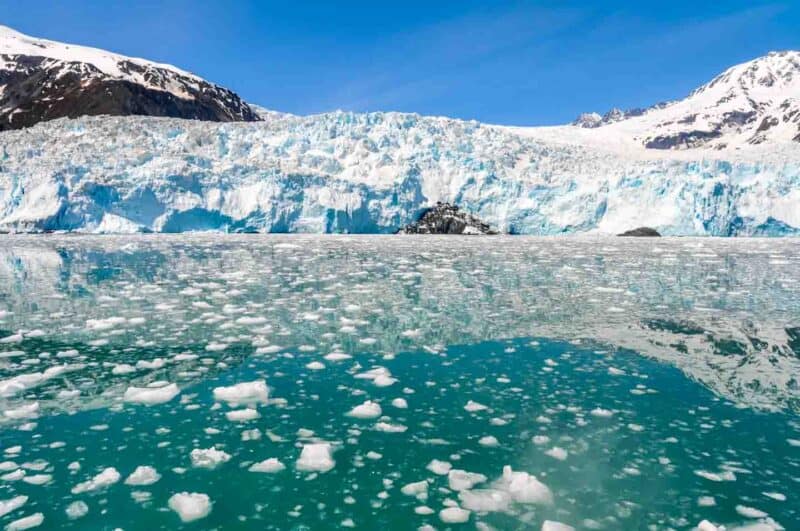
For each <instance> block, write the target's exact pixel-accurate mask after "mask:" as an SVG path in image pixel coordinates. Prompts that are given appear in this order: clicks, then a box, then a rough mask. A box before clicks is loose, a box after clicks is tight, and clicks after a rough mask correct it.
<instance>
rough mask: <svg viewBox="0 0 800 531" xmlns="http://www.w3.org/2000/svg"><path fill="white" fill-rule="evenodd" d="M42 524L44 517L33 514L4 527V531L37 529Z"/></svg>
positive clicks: (39, 514)
mask: <svg viewBox="0 0 800 531" xmlns="http://www.w3.org/2000/svg"><path fill="white" fill-rule="evenodd" d="M42 522H44V515H43V514H42V513H35V514H32V515H30V516H24V517H22V518H20V519H18V520H14V521H13V522H11V523H10V524H8V525H7V526H6V531H21V530H22V529H32V528H34V527H39V526H40V525H42Z"/></svg>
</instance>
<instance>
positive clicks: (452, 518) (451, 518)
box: [439, 507, 470, 524]
mask: <svg viewBox="0 0 800 531" xmlns="http://www.w3.org/2000/svg"><path fill="white" fill-rule="evenodd" d="M469 515H470V512H469V511H467V510H466V509H462V508H461V507H447V508H446V509H442V510H441V511H439V519H440V520H441V521H442V522H444V523H446V524H463V523H464V522H467V521H468V520H469Z"/></svg>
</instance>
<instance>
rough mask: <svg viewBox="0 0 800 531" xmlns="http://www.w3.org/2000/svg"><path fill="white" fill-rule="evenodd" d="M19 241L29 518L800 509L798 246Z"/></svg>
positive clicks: (4, 371)
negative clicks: (799, 487)
mask: <svg viewBox="0 0 800 531" xmlns="http://www.w3.org/2000/svg"><path fill="white" fill-rule="evenodd" d="M735 243H736V245H733V242H730V241H728V240H723V241H720V240H700V239H669V238H667V239H663V240H660V241H658V242H656V243H653V242H652V241H647V242H644V241H640V240H639V241H631V240H624V241H622V240H612V239H608V238H596V237H594V238H589V237H584V238H568V239H537V238H502V237H501V238H496V239H489V240H487V239H470V238H455V239H451V240H448V245H447V246H443V245H441V239H439V238H435V237H434V238H426V239H414V240H411V239H408V238H389V237H333V238H332V237H328V238H320V237H314V236H296V237H285V236H252V235H251V236H244V235H243V236H236V237H229V238H226V239H224V240H219V239H215V238H214V237H211V236H202V235H191V236H183V237H181V238H180V239H178V238H175V237H169V236H136V237H105V238H97V237H90V236H62V235H54V236H48V237H41V236H39V237H27V236H8V237H6V239H5V240H4V244H5V245H3V246H2V247H0V452H1V453H2V455H0V525H4V526H7V528H8V529H26V528H32V527H36V526H39V527H41V528H42V529H45V528H46V529H69V528H75V529H78V528H92V529H95V528H122V529H175V528H180V527H181V526H187V527H188V526H195V527H196V528H204V529H205V528H223V527H224V528H231V527H237V528H239V527H240V528H254V529H255V528H258V529H304V528H312V529H339V528H350V527H356V528H363V529H376V528H386V529H422V530H429V529H457V528H477V529H481V530H488V529H509V528H512V529H523V528H524V529H542V530H544V531H563V530H569V529H607V530H617V529H653V530H660V529H664V530H667V529H695V528H697V529H700V530H702V531H712V530H721V529H723V526H724V528H725V529H728V530H731V529H749V530H755V529H759V530H770V529H794V528H796V527H797V524H798V522H800V502H799V501H798V498H797V492H798V488H797V485H798V482H799V481H800V419H798V411H800V402H798V394H800V392H798V386H797V381H796V375H797V374H799V373H800V372H798V355H799V354H800V328H798V326H800V323H798V322H797V316H798V315H800V308H799V307H798V305H800V297H799V296H798V290H800V285H798V278H800V243H798V242H794V241H792V240H780V241H775V240H771V241H770V240H758V239H754V240H746V241H737V242H735Z"/></svg>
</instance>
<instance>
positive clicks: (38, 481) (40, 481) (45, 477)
mask: <svg viewBox="0 0 800 531" xmlns="http://www.w3.org/2000/svg"><path fill="white" fill-rule="evenodd" d="M52 479H53V476H51V475H50V474H34V475H32V476H25V477H24V478H22V481H24V482H25V483H27V484H29V485H44V484H45V483H50V481H51V480H52Z"/></svg>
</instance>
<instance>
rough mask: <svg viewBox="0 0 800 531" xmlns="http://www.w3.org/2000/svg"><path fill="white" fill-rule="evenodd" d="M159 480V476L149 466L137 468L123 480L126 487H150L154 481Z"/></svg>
mask: <svg viewBox="0 0 800 531" xmlns="http://www.w3.org/2000/svg"><path fill="white" fill-rule="evenodd" d="M159 479H161V474H159V473H158V472H157V471H156V469H155V468H153V467H151V466H147V465H145V466H137V467H136V470H134V471H133V473H132V474H131V475H130V476H128V477H127V478H126V479H125V484H126V485H136V486H139V485H152V484H153V483H155V482H156V481H158V480H159Z"/></svg>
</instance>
